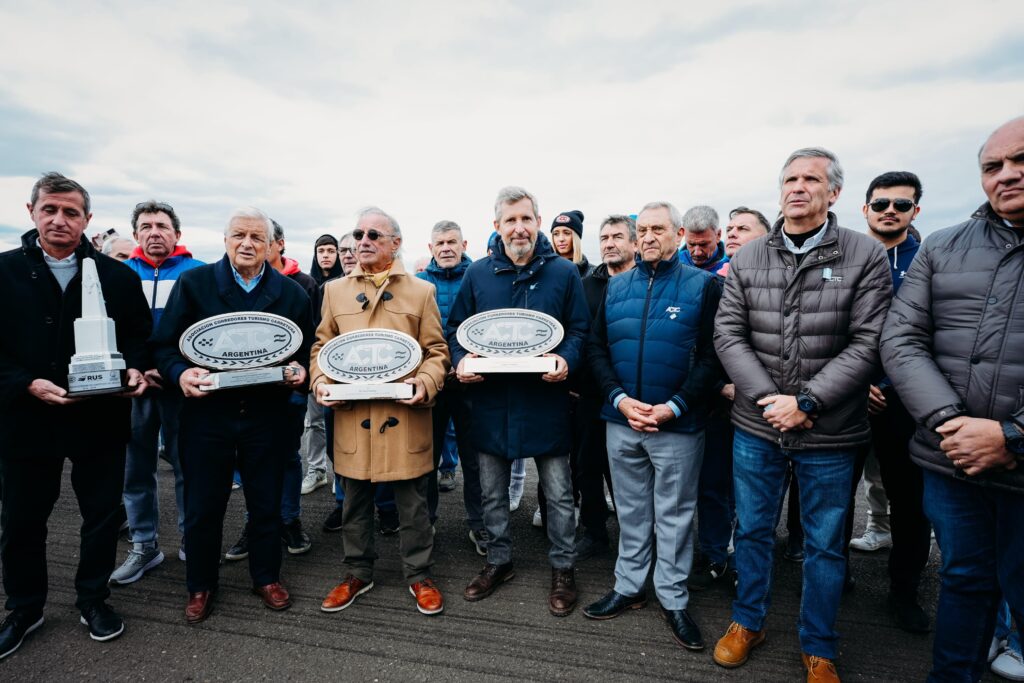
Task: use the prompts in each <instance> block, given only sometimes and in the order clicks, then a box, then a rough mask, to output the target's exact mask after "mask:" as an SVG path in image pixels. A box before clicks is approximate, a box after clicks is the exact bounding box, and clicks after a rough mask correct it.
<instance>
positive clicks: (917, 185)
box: [864, 171, 923, 204]
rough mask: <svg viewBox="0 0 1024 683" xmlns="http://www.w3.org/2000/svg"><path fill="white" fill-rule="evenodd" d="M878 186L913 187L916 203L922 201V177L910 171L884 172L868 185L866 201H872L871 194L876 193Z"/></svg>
mask: <svg viewBox="0 0 1024 683" xmlns="http://www.w3.org/2000/svg"><path fill="white" fill-rule="evenodd" d="M878 187H912V188H914V203H915V204H917V203H918V202H920V201H921V194H922V193H923V190H922V189H921V179H920V178H918V177H917V176H916V175H915V174H913V173H911V172H910V171H889V172H888V173H883V174H882V175H880V176H878V177H877V178H875V179H874V180H872V181H871V184H870V185H868V191H867V193H866V194H865V195H864V203H865V204H867V203H869V202H870V201H871V195H872V194H873V193H874V191H875V188H878Z"/></svg>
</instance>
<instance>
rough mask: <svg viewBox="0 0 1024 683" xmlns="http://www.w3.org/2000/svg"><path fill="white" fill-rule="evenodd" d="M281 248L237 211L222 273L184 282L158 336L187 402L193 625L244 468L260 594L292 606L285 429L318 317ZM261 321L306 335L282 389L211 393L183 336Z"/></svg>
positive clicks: (267, 227)
mask: <svg viewBox="0 0 1024 683" xmlns="http://www.w3.org/2000/svg"><path fill="white" fill-rule="evenodd" d="M272 239H273V226H272V224H271V222H270V218H268V217H267V215H266V214H264V213H263V212H262V211H260V210H258V209H239V210H236V211H235V212H234V213H233V214H232V216H231V218H230V219H229V220H228V224H227V228H226V229H225V231H224V247H225V250H226V252H227V253H226V254H225V255H224V258H222V259H221V260H220V261H218V262H217V263H212V264H210V265H206V266H200V267H198V268H193V269H192V270H189V271H187V272H184V273H182V274H181V277H179V278H178V284H177V285H176V286H175V287H174V289H173V291H172V292H171V296H170V298H169V299H168V300H167V305H166V306H165V307H164V312H163V316H162V317H161V318H160V323H159V324H158V325H157V329H156V332H155V333H154V334H153V340H152V345H153V355H154V357H155V359H156V364H157V368H158V369H159V370H160V374H161V375H162V376H163V377H165V378H166V379H167V381H168V383H169V384H170V385H171V386H175V387H179V388H180V390H181V392H182V393H183V394H184V395H185V400H184V402H183V406H182V409H181V417H180V421H179V424H180V427H179V443H180V449H179V457H180V458H181V468H182V471H183V472H184V474H185V554H186V559H185V575H186V583H187V585H188V593H189V597H188V603H187V605H186V607H185V619H186V621H187V622H188V623H190V624H195V623H198V622H200V621H203V620H204V619H206V618H207V617H208V616H209V615H210V611H211V609H212V608H213V596H214V595H215V594H216V591H217V588H218V578H219V577H218V565H219V564H220V556H221V541H222V536H223V525H224V512H225V510H226V509H227V504H228V497H229V496H230V495H231V478H232V473H233V471H234V469H235V467H236V466H237V467H238V470H239V471H240V472H241V475H242V479H243V481H244V482H245V486H243V487H242V492H243V493H244V494H245V506H246V509H247V510H248V511H249V524H248V557H249V574H250V576H251V578H252V585H253V588H252V590H253V592H254V593H255V594H256V595H258V596H259V597H260V599H261V600H262V601H263V604H264V605H266V606H267V607H268V608H270V609H273V610H282V609H287V608H288V607H290V606H291V598H290V596H289V594H288V590H287V589H286V588H285V587H284V586H283V585H282V584H281V540H280V539H281V491H282V486H283V478H284V468H285V461H286V459H287V458H288V457H289V456H290V454H289V451H290V450H293V449H294V443H293V435H292V430H291V429H289V428H287V426H286V425H285V424H284V423H285V421H286V420H289V419H291V414H292V413H291V411H290V410H289V407H290V404H289V401H290V398H291V394H292V392H293V391H304V389H305V387H306V385H307V368H308V367H309V352H310V347H311V346H312V343H313V314H312V307H311V306H310V302H309V296H307V295H306V292H304V291H303V289H302V286H301V285H299V284H297V283H296V282H294V281H293V280H291V279H289V278H288V277H286V276H284V275H282V274H281V273H279V272H278V271H277V270H276V269H274V268H273V267H271V266H270V265H269V264H268V263H267V254H268V251H269V248H270V243H271V241H272ZM244 311H260V312H262V313H272V314H275V315H280V316H283V317H285V318H288V319H289V320H291V321H292V322H293V323H295V324H296V325H297V326H298V328H299V330H300V331H301V332H302V343H301V345H300V346H299V348H298V350H297V351H295V353H294V354H292V356H290V357H289V358H285V359H282V361H283V362H284V363H287V364H288V366H289V368H290V370H289V372H288V373H287V374H286V377H287V379H286V380H285V382H284V383H283V384H259V385H252V386H247V387H239V388H235V389H224V390H220V391H209V392H204V391H203V390H202V389H201V387H203V386H204V385H209V384H210V380H209V379H208V378H207V376H208V374H209V373H208V371H206V370H204V369H203V368H200V367H194V366H193V365H192V364H191V363H190V362H189V361H188V360H186V359H185V357H184V356H183V355H182V354H181V351H180V350H179V346H178V341H179V339H180V338H181V335H182V333H183V332H184V331H185V330H186V329H188V327H189V326H190V325H193V324H195V323H197V322H199V321H201V320H206V319H207V318H210V317H213V316H215V315H221V314H224V313H240V312H244Z"/></svg>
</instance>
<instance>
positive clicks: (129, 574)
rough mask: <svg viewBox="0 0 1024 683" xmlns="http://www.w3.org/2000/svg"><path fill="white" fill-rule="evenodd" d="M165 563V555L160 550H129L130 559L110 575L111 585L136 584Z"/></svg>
mask: <svg viewBox="0 0 1024 683" xmlns="http://www.w3.org/2000/svg"><path fill="white" fill-rule="evenodd" d="M163 561H164V554H163V553H162V552H160V550H159V549H158V548H150V549H148V550H134V549H133V550H129V551H128V559H126V560H125V561H124V564H122V565H121V566H120V567H118V568H117V569H115V570H114V573H113V574H111V575H110V583H113V584H117V585H119V586H125V585H127V584H129V583H135V582H136V581H138V580H139V579H141V578H142V575H143V574H145V573H146V572H148V571H149V570H150V569H152V568H153V567H155V566H157V565H158V564H160V563H161V562H163Z"/></svg>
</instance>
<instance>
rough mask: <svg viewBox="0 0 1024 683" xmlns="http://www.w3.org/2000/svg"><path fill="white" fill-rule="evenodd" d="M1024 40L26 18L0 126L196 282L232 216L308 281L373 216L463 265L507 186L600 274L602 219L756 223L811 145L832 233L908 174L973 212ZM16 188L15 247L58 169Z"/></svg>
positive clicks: (447, 5) (460, 8) (292, 14)
mask: <svg viewBox="0 0 1024 683" xmlns="http://www.w3.org/2000/svg"><path fill="white" fill-rule="evenodd" d="M1022 19H1024V6H1021V4H1020V3H1019V2H1006V1H1002V0H992V1H989V2H984V3H974V4H968V3H954V2H924V1H918V2H905V3H893V2H880V1H874V2H861V3H841V4H837V5H834V6H833V5H822V4H821V3H809V2H801V1H799V0H794V1H791V2H786V3H781V4H775V5H773V7H772V8H771V9H770V10H766V9H762V8H761V6H760V5H759V3H754V2H735V3H716V4H713V5H712V4H709V3H674V4H673V3H665V2H646V3H639V4H638V3H630V4H629V5H625V4H623V3H616V2H601V3H596V4H595V3H571V4H559V5H557V6H552V5H549V4H547V3H536V2H535V3H525V4H524V3H513V2H496V3H458V2H439V3H430V4H425V3H371V2H357V3H345V4H336V3H305V2H293V3H290V4H288V5H287V6H280V5H278V4H276V3H245V4H242V3H239V4H231V5H224V4H220V3H192V2H188V3H165V4H162V5H159V6H140V5H138V4H137V3H110V4H104V5H102V6H99V7H97V6H88V7H86V6H80V5H75V4H72V3H51V4H41V3H39V4H33V5H32V6H31V7H28V8H26V7H20V8H18V9H17V10H14V9H13V8H6V9H0V102H3V103H5V104H6V105H7V107H8V108H9V109H12V110H17V111H22V112H27V113H29V114H30V115H34V116H37V117H39V121H40V126H39V130H38V131H36V133H37V135H36V138H35V139H51V140H58V139H60V138H61V137H62V136H66V135H68V134H69V131H73V132H74V134H75V135H78V136H88V138H89V143H90V144H88V145H83V146H82V148H81V150H80V151H78V152H77V154H78V155H79V156H78V157H76V161H75V162H73V163H71V164H69V165H68V167H66V168H61V169H56V170H61V171H64V172H66V173H68V174H69V175H72V176H73V177H76V178H77V179H79V180H81V181H82V182H83V183H84V184H85V185H86V186H87V187H88V188H89V189H90V190H91V191H92V192H93V193H94V205H95V218H94V226H97V227H99V226H102V227H107V226H115V227H118V228H120V229H122V230H124V229H125V228H126V227H127V226H126V223H127V219H128V216H129V215H130V210H131V207H132V206H133V205H134V203H135V202H137V201H140V200H143V199H148V198H150V197H155V198H158V199H161V200H165V201H169V202H171V203H173V204H174V205H175V206H176V207H177V208H178V209H179V212H180V213H181V215H182V218H183V221H184V225H185V233H184V239H185V241H187V242H188V243H189V245H190V246H191V247H193V249H194V250H195V251H197V252H198V253H200V254H202V255H203V256H206V257H208V258H216V257H217V256H218V255H219V249H220V247H219V245H220V226H221V223H222V221H223V219H224V218H225V217H226V216H227V214H228V213H229V212H230V210H231V209H232V208H233V207H235V206H237V205H241V204H255V205H258V206H261V207H262V208H264V209H265V210H267V211H268V212H269V213H271V215H273V216H275V218H277V219H278V220H279V221H280V222H281V223H282V224H283V225H284V226H285V228H286V230H287V231H288V235H289V237H290V240H289V253H290V255H292V256H294V257H296V258H298V259H299V261H300V263H301V264H302V265H303V267H306V266H308V264H309V261H310V256H311V251H312V247H311V245H312V240H313V239H314V238H315V237H316V236H317V235H319V234H321V233H322V232H324V231H327V230H330V231H333V232H335V233H340V232H342V231H344V230H347V229H348V228H350V227H351V223H352V220H353V216H354V214H355V211H356V210H357V209H358V208H359V207H361V206H364V205H367V204H376V205H379V206H382V207H383V208H385V209H386V210H388V211H389V212H391V213H393V214H394V215H395V216H396V217H397V218H398V220H399V221H400V222H401V224H402V227H403V232H404V233H405V235H406V244H407V249H406V253H407V255H408V257H407V258H409V260H410V261H411V260H413V259H414V257H415V256H416V255H418V252H419V250H420V249H421V246H420V245H422V244H425V243H426V241H427V239H428V238H427V234H428V231H429V228H430V226H431V225H432V224H433V223H434V222H435V221H436V220H438V219H441V218H450V219H454V220H456V221H458V222H460V223H461V224H462V225H463V226H464V228H465V229H466V231H467V234H468V236H469V238H470V241H471V252H472V253H475V254H479V253H480V252H481V251H482V250H483V247H484V242H485V241H486V238H487V235H488V234H489V231H490V222H491V219H492V216H491V203H492V200H493V197H494V194H495V193H496V191H497V189H498V188H499V187H501V186H503V185H506V184H521V185H524V186H526V187H528V188H530V189H531V190H532V191H534V192H535V193H536V194H537V195H538V197H539V199H540V203H541V209H542V213H543V216H544V218H545V219H546V220H550V219H551V218H553V217H554V215H555V213H557V212H558V211H560V210H564V209H569V208H579V209H582V210H583V211H584V213H585V214H586V215H587V226H588V227H587V232H586V234H585V240H584V243H585V245H586V247H587V249H588V251H589V253H590V254H591V255H592V256H596V235H595V232H596V228H597V224H598V222H599V221H600V218H601V217H602V216H603V215H605V214H607V213H611V212H630V211H635V210H636V208H637V207H639V206H641V205H642V204H643V203H644V202H646V201H649V200H651V199H656V198H657V199H668V200H671V201H674V202H676V203H677V204H678V205H679V206H680V208H686V207H687V206H689V205H692V204H696V203H709V204H712V205H713V206H715V207H716V208H717V209H718V210H719V212H720V213H722V214H725V213H726V212H727V211H728V209H729V208H731V207H732V206H734V205H735V204H738V203H745V204H749V205H754V206H757V207H759V208H761V209H762V210H764V211H765V212H766V213H768V214H769V215H771V214H772V213H774V210H775V199H776V177H777V173H778V166H779V165H780V164H781V162H782V161H783V160H784V159H785V157H786V155H787V154H788V153H789V152H790V151H791V150H792V149H794V148H796V147H800V146H805V145H812V144H820V145H824V146H827V147H830V148H832V149H834V150H835V151H836V152H837V153H838V154H839V156H840V158H841V159H842V161H843V164H844V166H845V167H846V169H847V187H846V191H845V192H844V194H843V196H842V198H841V199H840V202H839V204H838V206H837V209H838V211H839V213H840V216H841V218H842V219H843V221H844V222H845V223H846V224H847V225H850V226H851V227H859V226H860V225H861V220H860V217H859V206H860V203H861V201H862V199H861V196H862V188H864V187H865V186H866V184H867V182H868V181H869V180H870V178H871V177H872V176H873V175H875V174H877V173H880V172H882V171H885V170H893V169H895V168H901V169H906V170H914V171H916V172H918V173H919V175H921V177H922V179H923V181H924V184H925V188H926V194H925V200H924V205H925V210H924V212H923V213H922V218H921V225H922V227H923V228H925V229H926V230H927V229H930V228H935V227H940V226H941V224H942V223H949V222H952V221H953V220H960V219H962V218H964V217H966V215H967V214H968V213H969V211H970V210H971V209H973V208H974V207H975V206H976V205H977V204H979V203H980V202H981V201H982V200H983V197H982V195H981V192H980V188H979V186H978V182H977V173H976V171H975V167H974V153H975V151H976V148H977V146H978V144H979V143H980V141H981V140H982V139H983V138H984V136H985V134H986V133H987V131H988V130H990V129H991V128H993V127H994V126H995V125H997V124H998V123H999V122H1001V121H1002V120H1005V119H1008V118H1010V117H1011V116H1014V115H1017V114H1019V113H1021V111H1022V110H1024V106H1022V104H1024V99H1022V96H1021V93H1024V67H1022V66H1021V65H1022V64H1024V48H1021V47H1020V43H1019V27H1020V25H1021V20H1022ZM998 50H1003V51H1004V52H1005V54H1000V53H999V52H998ZM0 111H2V110H0ZM44 122H45V123H44ZM4 130H5V128H4V127H3V126H2V114H0V143H4V144H6V145H7V146H12V145H13V146H15V147H16V148H18V151H19V152H20V153H19V155H18V157H19V158H20V159H32V151H31V149H24V148H19V147H17V146H18V145H19V141H18V140H4V139H3V138H4V137H5V136H6V135H8V134H7V133H4V132H2V131H4ZM26 144H29V143H27V142H26ZM21 166H25V167H21ZM21 166H19V167H18V168H14V169H11V170H10V172H9V173H8V175H7V176H6V177H2V176H0V224H4V225H9V226H14V227H19V228H20V227H25V228H27V227H28V225H27V221H26V219H27V216H26V214H25V211H24V208H23V206H24V202H25V200H26V197H27V195H28V192H29V189H30V187H31V184H32V182H33V175H34V174H37V173H39V172H41V171H44V170H50V169H47V168H36V167H34V166H33V165H32V164H31V163H27V165H26V162H22V164H21ZM931 216H934V221H935V222H934V223H933V222H932V220H933V219H931V218H930V217H931ZM5 241H6V243H7V244H8V245H10V239H9V237H7V236H5V234H0V244H3V243H4V242H5Z"/></svg>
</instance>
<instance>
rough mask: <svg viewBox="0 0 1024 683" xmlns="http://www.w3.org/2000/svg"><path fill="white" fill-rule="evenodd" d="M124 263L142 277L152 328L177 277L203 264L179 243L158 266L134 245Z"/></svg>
mask: <svg viewBox="0 0 1024 683" xmlns="http://www.w3.org/2000/svg"><path fill="white" fill-rule="evenodd" d="M125 265H127V266H128V267H129V268H131V269H132V270H134V271H135V272H136V273H138V276H139V277H140V278H141V279H142V293H143V294H145V295H146V301H148V302H149V310H150V311H151V312H152V313H153V329H156V326H157V323H159V322H160V316H161V315H162V314H163V312H164V306H165V305H167V297H169V296H170V295H171V290H172V289H173V288H174V283H175V282H177V281H178V277H179V276H180V275H181V274H182V273H184V272H185V271H187V270H192V269H193V268H196V267H197V266H202V265H205V264H204V263H203V262H202V261H200V260H198V259H195V258H192V254H191V252H189V250H188V249H187V248H185V246H184V245H181V244H179V245H178V246H177V247H175V249H174V251H173V252H172V253H171V255H170V256H168V257H167V258H166V259H164V262H163V263H161V264H160V266H159V267H157V266H155V265H153V262H152V261H150V260H149V258H147V257H146V255H145V254H144V253H142V247H135V251H133V252H132V255H131V256H130V257H129V258H128V260H127V261H125Z"/></svg>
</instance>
